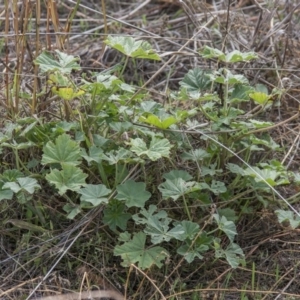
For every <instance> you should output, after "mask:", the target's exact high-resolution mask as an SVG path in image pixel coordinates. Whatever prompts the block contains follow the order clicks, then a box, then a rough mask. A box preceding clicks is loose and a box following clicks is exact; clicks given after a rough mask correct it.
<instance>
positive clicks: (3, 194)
mask: <svg viewBox="0 0 300 300" xmlns="http://www.w3.org/2000/svg"><path fill="white" fill-rule="evenodd" d="M3 185H4V183H3V182H1V181H0V201H1V200H11V199H12V198H13V196H14V192H13V191H12V190H11V189H10V188H6V189H5V188H3Z"/></svg>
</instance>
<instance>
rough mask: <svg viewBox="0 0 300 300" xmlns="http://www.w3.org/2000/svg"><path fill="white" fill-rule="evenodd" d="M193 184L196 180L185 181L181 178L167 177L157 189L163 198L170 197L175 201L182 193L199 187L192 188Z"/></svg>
mask: <svg viewBox="0 0 300 300" xmlns="http://www.w3.org/2000/svg"><path fill="white" fill-rule="evenodd" d="M195 184H196V182H194V181H190V182H186V181H185V180H183V179H182V178H177V179H174V180H169V179H167V180H166V181H165V182H163V183H161V184H160V185H159V186H158V189H159V190H160V191H161V193H162V196H163V198H164V199H168V198H172V199H173V200H174V201H176V200H177V199H178V198H180V197H182V196H183V195H185V194H188V193H190V192H193V191H195V190H197V189H199V188H196V189H194V186H195Z"/></svg>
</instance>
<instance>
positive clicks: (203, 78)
mask: <svg viewBox="0 0 300 300" xmlns="http://www.w3.org/2000/svg"><path fill="white" fill-rule="evenodd" d="M208 73H211V71H206V70H202V69H200V68H198V67H197V68H195V69H192V70H189V71H188V73H187V74H186V75H185V76H184V78H183V80H182V81H180V82H179V84H180V86H181V87H182V88H186V90H187V91H188V92H201V91H205V90H210V89H211V88H212V81H211V80H210V79H209V77H208V76H207V74H208Z"/></svg>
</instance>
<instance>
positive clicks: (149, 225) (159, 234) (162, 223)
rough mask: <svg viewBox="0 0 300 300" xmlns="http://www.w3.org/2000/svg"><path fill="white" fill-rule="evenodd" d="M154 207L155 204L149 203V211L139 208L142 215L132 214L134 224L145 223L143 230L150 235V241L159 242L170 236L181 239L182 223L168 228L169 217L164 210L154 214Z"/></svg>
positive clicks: (166, 239)
mask: <svg viewBox="0 0 300 300" xmlns="http://www.w3.org/2000/svg"><path fill="white" fill-rule="evenodd" d="M154 209H156V206H154V205H150V208H149V211H146V210H145V209H141V211H140V214H141V215H143V216H144V217H140V216H139V215H138V214H136V215H133V216H132V218H133V220H134V221H135V223H136V224H146V228H145V229H144V232H145V233H147V234H148V235H150V236H151V242H152V243H153V244H159V243H161V242H163V241H167V242H168V241H170V240H171V239H172V238H175V239H179V240H182V239H181V237H182V236H183V234H184V229H183V227H182V225H181V224H179V223H178V224H177V225H175V226H174V227H173V228H172V229H170V226H169V224H170V222H171V219H170V218H168V217H167V214H166V213H165V211H159V213H157V214H154Z"/></svg>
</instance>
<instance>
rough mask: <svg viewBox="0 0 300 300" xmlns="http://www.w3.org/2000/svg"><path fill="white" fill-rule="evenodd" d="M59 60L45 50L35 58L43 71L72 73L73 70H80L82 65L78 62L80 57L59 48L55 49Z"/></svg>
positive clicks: (35, 61)
mask: <svg viewBox="0 0 300 300" xmlns="http://www.w3.org/2000/svg"><path fill="white" fill-rule="evenodd" d="M55 51H56V54H57V57H58V61H57V60H56V59H55V58H54V57H53V55H52V54H50V53H48V52H46V51H44V52H42V53H41V54H40V55H39V56H38V57H37V58H36V59H35V60H34V63H35V64H36V65H39V67H40V69H41V71H42V72H49V71H56V70H57V71H60V72H61V73H65V74H70V73H71V72H72V71H73V70H80V65H79V64H78V63H77V61H79V58H75V57H74V56H73V55H68V54H66V53H64V52H60V51H59V50H55Z"/></svg>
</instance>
